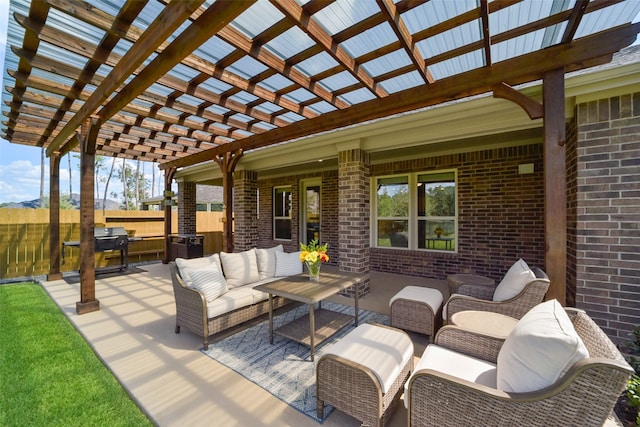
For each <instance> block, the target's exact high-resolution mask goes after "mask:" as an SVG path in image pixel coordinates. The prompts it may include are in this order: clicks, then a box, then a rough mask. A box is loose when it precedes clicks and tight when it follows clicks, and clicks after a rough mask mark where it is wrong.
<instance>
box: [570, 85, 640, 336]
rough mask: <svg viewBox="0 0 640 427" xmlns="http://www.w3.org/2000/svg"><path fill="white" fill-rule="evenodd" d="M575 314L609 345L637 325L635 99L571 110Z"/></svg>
mask: <svg viewBox="0 0 640 427" xmlns="http://www.w3.org/2000/svg"><path fill="white" fill-rule="evenodd" d="M577 122H578V128H577V131H578V146H577V150H576V153H577V164H578V170H577V177H576V185H577V200H576V206H577V209H576V210H577V215H576V217H577V218H576V259H577V260H576V264H577V268H576V306H577V307H579V308H582V309H585V310H586V311H587V312H588V313H589V315H590V316H591V317H593V318H594V320H595V321H596V322H597V323H598V324H599V325H600V326H601V327H602V328H603V330H605V332H607V334H608V335H609V336H610V337H611V338H612V339H614V340H616V341H618V342H621V341H625V340H628V339H629V338H630V336H631V331H632V329H633V328H634V327H636V326H637V325H639V324H640V251H638V247H639V246H640V226H639V224H640V93H638V92H637V93H634V94H630V95H623V96H616V97H611V98H607V99H601V100H597V101H591V102H586V103H582V104H579V105H578V106H577Z"/></svg>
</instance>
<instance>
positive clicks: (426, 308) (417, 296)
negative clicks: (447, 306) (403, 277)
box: [389, 286, 443, 337]
mask: <svg viewBox="0 0 640 427" xmlns="http://www.w3.org/2000/svg"><path fill="white" fill-rule="evenodd" d="M442 301H443V297H442V293H441V292H440V291H439V290H437V289H431V288H423V287H421V286H405V287H404V288H403V289H402V290H401V291H400V292H398V293H397V294H395V295H394V296H393V297H392V298H391V300H390V301H389V306H390V307H391V326H393V327H395V328H400V329H405V330H407V331H413V332H419V333H422V334H425V335H429V336H431V337H433V336H434V335H435V333H436V332H437V331H438V328H439V327H440V324H441V323H442Z"/></svg>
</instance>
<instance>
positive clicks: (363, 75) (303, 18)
mask: <svg viewBox="0 0 640 427" xmlns="http://www.w3.org/2000/svg"><path fill="white" fill-rule="evenodd" d="M270 1H271V4H272V5H274V6H275V7H276V9H278V10H279V11H280V12H282V13H283V14H284V15H285V16H287V17H288V18H289V19H291V20H292V21H293V22H295V24H296V25H297V26H298V28H300V29H301V30H302V31H304V32H305V33H306V34H307V35H308V36H309V37H310V38H311V39H312V40H313V41H315V42H316V44H319V45H320V46H322V47H323V48H324V51H325V52H326V53H328V54H329V55H330V56H331V57H332V58H333V59H335V60H336V61H337V62H338V63H339V64H342V66H343V67H344V68H345V70H347V71H348V72H349V74H351V75H352V76H353V77H354V78H355V79H356V80H358V81H360V82H361V83H362V84H363V85H364V87H366V88H368V89H369V90H370V91H371V92H372V93H373V94H375V95H376V96H377V97H379V98H384V97H385V96H387V95H388V93H387V92H386V91H385V90H384V89H383V88H382V87H381V86H379V85H377V84H376V82H375V81H374V80H373V78H372V77H371V76H370V75H369V73H367V72H366V71H365V69H364V68H362V67H361V66H360V65H359V64H358V63H356V62H355V60H354V59H353V58H352V57H351V56H350V55H349V54H348V53H347V52H346V51H345V50H344V49H343V48H342V47H341V46H340V45H339V44H338V43H336V42H335V41H334V40H333V38H332V37H331V35H329V34H328V33H327V32H326V31H325V30H324V29H323V28H322V27H321V26H320V25H319V24H318V23H317V22H316V21H315V20H314V19H313V18H312V17H311V15H309V14H307V13H306V11H305V10H304V9H303V8H302V7H300V6H298V4H297V3H296V2H295V1H293V0H270Z"/></svg>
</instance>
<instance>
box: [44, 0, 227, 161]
mask: <svg viewBox="0 0 640 427" xmlns="http://www.w3.org/2000/svg"><path fill="white" fill-rule="evenodd" d="M202 1H203V0H184V1H174V2H171V3H170V4H169V5H168V6H167V7H165V8H164V9H163V10H162V12H161V13H160V15H158V17H157V18H156V19H155V20H154V21H153V22H152V23H151V25H149V27H148V28H147V30H146V31H145V32H144V34H143V35H142V36H141V37H140V40H138V42H137V43H135V44H134V45H133V46H132V48H131V49H130V50H129V51H128V52H127V53H126V54H125V55H124V57H123V58H122V60H121V61H120V62H119V63H118V65H116V67H114V69H113V70H111V73H109V75H108V76H107V77H106V78H105V80H104V81H103V82H102V84H101V85H100V86H99V87H98V88H97V89H96V91H95V92H94V93H93V94H92V95H91V97H90V98H89V99H88V100H87V101H86V102H85V103H84V104H83V105H82V107H81V108H80V111H79V112H78V113H76V115H75V116H74V118H73V119H72V120H71V121H70V122H68V123H67V124H66V125H65V127H64V128H62V130H61V131H60V133H58V134H57V135H56V137H55V138H54V139H53V141H51V143H50V144H49V147H48V148H47V154H48V155H51V154H52V153H53V152H54V151H56V150H57V149H58V148H59V147H60V146H61V145H62V144H64V143H65V142H66V141H67V140H68V139H69V137H70V136H71V134H72V133H73V132H74V131H75V130H76V129H77V128H78V126H80V125H81V124H82V123H83V122H84V121H85V120H86V119H87V118H89V116H90V115H92V114H94V113H95V112H96V111H97V110H98V108H100V106H101V105H102V103H103V102H104V101H106V100H107V99H109V97H110V96H112V95H113V93H114V92H117V91H118V89H119V88H120V86H121V85H122V84H123V83H124V82H125V80H126V79H128V78H129V77H130V76H131V75H132V74H133V73H134V72H135V71H136V69H137V68H138V67H139V66H140V65H141V64H143V63H144V61H146V60H147V58H148V57H149V56H150V55H151V54H152V53H154V52H155V50H156V48H157V47H158V45H160V44H161V43H163V42H164V41H165V40H166V39H167V38H168V37H169V36H171V35H172V34H173V32H174V31H175V30H176V29H177V28H178V27H179V26H180V25H181V24H182V23H183V22H184V21H185V20H186V19H188V18H189V16H190V15H191V14H192V13H193V12H194V11H195V10H196V9H197V8H198V6H200V4H202ZM234 3H235V2H234ZM182 34H184V33H182ZM149 84H151V83H149ZM127 86H130V84H129V85H127ZM145 88H146V86H145ZM118 99H119V102H121V101H122V100H124V99H125V97H124V96H123V95H120V96H118ZM113 102H114V101H113V99H112V100H111V101H110V104H111V105H112V106H113V105H114V104H113ZM126 103H128V100H127V102H125V104H126ZM103 110H104V108H103ZM114 113H115V112H114ZM108 118H109V116H104V115H103V117H102V118H101V120H102V121H104V120H106V119H108Z"/></svg>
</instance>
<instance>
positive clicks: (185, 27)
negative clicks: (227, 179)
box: [2, 0, 640, 168]
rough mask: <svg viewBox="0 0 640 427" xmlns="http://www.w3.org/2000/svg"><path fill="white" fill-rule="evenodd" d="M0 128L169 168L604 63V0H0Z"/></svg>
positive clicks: (614, 43) (618, 10)
mask: <svg viewBox="0 0 640 427" xmlns="http://www.w3.org/2000/svg"><path fill="white" fill-rule="evenodd" d="M11 11H12V15H13V18H15V19H13V18H12V19H10V22H9V37H8V42H9V48H8V49H7V55H6V62H5V64H6V66H7V68H8V73H9V77H8V78H5V82H6V87H5V90H4V92H3V99H4V101H5V102H4V103H3V106H2V108H3V114H4V115H5V116H6V119H5V121H4V122H3V131H4V137H5V138H6V139H7V140H9V141H11V142H13V143H19V144H25V145H32V146H40V147H46V149H47V153H48V154H49V155H51V154H53V153H59V154H64V153H66V152H68V151H70V150H74V149H77V148H76V147H77V145H78V140H77V138H76V137H75V134H76V132H77V130H78V128H79V127H80V126H81V125H82V124H83V123H85V122H86V121H87V119H89V118H91V117H93V118H97V120H98V123H99V124H100V129H99V133H98V138H97V147H96V148H97V154H100V155H107V156H118V157H126V158H133V159H136V158H138V159H141V160H146V161H155V162H160V163H162V164H163V165H162V167H163V168H167V167H179V166H186V165H190V164H195V163H199V162H202V161H205V160H210V159H213V158H214V157H215V156H216V155H219V154H222V153H225V152H227V151H233V150H238V149H243V150H250V149H255V148H259V147H263V146H267V145H271V144H276V143H281V142H286V141H290V140H292V139H295V138H299V137H302V136H307V135H311V134H314V133H318V132H322V131H327V130H331V129H336V128H339V127H343V126H347V125H351V124H354V123H360V122H363V121H367V120H371V119H376V118H380V117H385V116H388V115H391V114H396V113H400V112H405V111H410V110H413V109H416V108H421V107H425V106H429V105H435V104H438V103H441V102H445V101H449V100H452V99H459V98H463V97H466V96H469V95H474V94H478V93H484V92H488V91H491V90H493V89H494V88H495V87H496V86H497V85H500V84H501V83H506V84H508V85H516V84H520V83H524V82H528V81H532V80H536V79H539V78H541V76H542V74H543V73H545V72H547V71H550V70H554V69H558V68H563V69H564V70H565V72H567V71H573V70H577V69H581V68H585V67H589V66H593V65H597V64H600V63H603V62H608V61H609V60H610V58H611V54H612V53H614V52H616V51H618V50H619V49H621V48H622V47H624V46H627V45H629V44H631V43H632V42H633V40H635V38H636V35H637V33H638V32H639V31H640V27H639V25H638V24H630V22H631V20H632V18H633V17H634V16H636V15H637V13H638V12H639V11H640V2H637V1H632V0H627V1H612V0H592V1H588V0H587V1H584V0H566V1H540V0H499V1H498V0H496V1H486V0H458V1H450V0H431V1H428V0H400V1H393V0H336V1H324V0H323V1H315V0H311V1H308V2H307V1H300V0H296V1H294V0H260V1H241V0H235V1H232V2H230V1H217V2H212V1H202V0H191V1H186V0H185V1H173V2H170V3H166V2H164V1H157V0H148V1H143V0H131V1H124V0H102V1H100V0H91V1H86V2H82V1H77V0H47V1H40V0H38V1H35V0H34V1H31V2H30V1H27V0H16V1H13V0H12V2H11Z"/></svg>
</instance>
